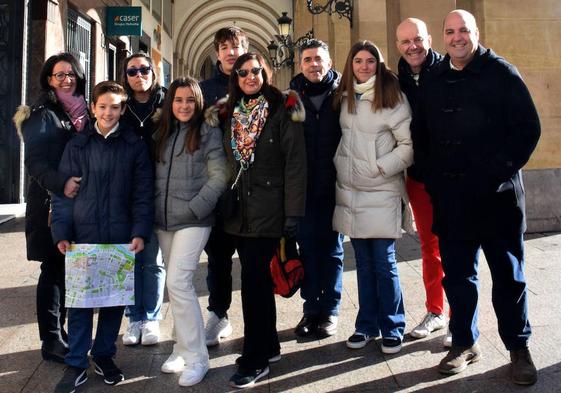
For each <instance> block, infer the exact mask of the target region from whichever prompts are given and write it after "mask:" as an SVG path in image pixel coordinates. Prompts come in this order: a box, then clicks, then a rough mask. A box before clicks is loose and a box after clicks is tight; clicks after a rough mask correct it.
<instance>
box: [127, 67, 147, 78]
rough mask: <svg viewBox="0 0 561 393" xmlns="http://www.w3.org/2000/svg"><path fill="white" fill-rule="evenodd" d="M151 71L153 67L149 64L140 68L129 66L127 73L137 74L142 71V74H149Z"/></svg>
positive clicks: (129, 74)
mask: <svg viewBox="0 0 561 393" xmlns="http://www.w3.org/2000/svg"><path fill="white" fill-rule="evenodd" d="M150 71H152V67H150V66H148V67H145V66H142V67H139V68H135V67H131V68H127V75H128V76H131V77H132V76H137V75H138V73H139V72H140V73H141V74H142V75H148V74H149V73H150Z"/></svg>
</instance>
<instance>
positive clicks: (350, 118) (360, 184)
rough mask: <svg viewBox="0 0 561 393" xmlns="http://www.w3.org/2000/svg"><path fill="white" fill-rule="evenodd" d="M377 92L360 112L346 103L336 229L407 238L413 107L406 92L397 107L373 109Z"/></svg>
mask: <svg viewBox="0 0 561 393" xmlns="http://www.w3.org/2000/svg"><path fill="white" fill-rule="evenodd" d="M372 100H373V95H372V94H368V93H365V94H363V95H362V96H361V97H360V99H358V100H357V101H356V113H354V114H353V113H349V112H348V111H347V110H346V107H347V103H346V98H344V99H343V102H342V105H341V116H340V124H341V130H342V133H343V136H342V138H341V142H340V143H339V147H338V148H337V152H336V153H335V158H334V162H335V168H336V169H337V184H336V190H335V193H336V206H335V212H334V215H333V229H334V230H336V231H338V232H341V233H344V234H345V235H347V236H349V237H351V238H360V239H370V238H386V239H396V238H400V237H401V224H402V199H406V196H405V195H406V194H405V183H404V170H405V169H406V168H407V167H408V166H409V165H411V163H412V162H413V147H412V141H411V132H410V130H409V125H410V122H411V109H410V108H409V104H408V103H407V99H406V98H405V96H403V95H402V100H401V102H400V103H399V104H398V105H396V106H395V107H394V108H391V109H389V108H384V109H381V110H378V111H376V112H373V111H372V109H371V105H372Z"/></svg>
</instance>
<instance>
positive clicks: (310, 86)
mask: <svg viewBox="0 0 561 393" xmlns="http://www.w3.org/2000/svg"><path fill="white" fill-rule="evenodd" d="M302 79H303V83H302V84H303V89H302V90H303V91H304V93H305V94H307V95H308V96H317V95H320V94H323V93H325V92H326V91H328V90H331V88H332V87H333V83H334V82H335V80H336V79H337V74H336V73H335V71H333V70H332V69H330V70H329V71H327V74H326V75H325V76H324V77H323V79H322V80H321V81H320V82H318V83H312V82H310V81H309V80H308V79H306V78H305V77H302Z"/></svg>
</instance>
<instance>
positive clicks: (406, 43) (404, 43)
mask: <svg viewBox="0 0 561 393" xmlns="http://www.w3.org/2000/svg"><path fill="white" fill-rule="evenodd" d="M424 40H425V39H424V38H423V37H415V38H413V40H402V41H399V45H401V46H411V44H415V45H417V46H419V45H421V44H422V43H423V41H424Z"/></svg>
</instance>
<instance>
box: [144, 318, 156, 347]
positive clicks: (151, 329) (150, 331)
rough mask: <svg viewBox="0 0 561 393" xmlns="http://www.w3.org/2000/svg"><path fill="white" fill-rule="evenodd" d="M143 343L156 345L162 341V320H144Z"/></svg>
mask: <svg viewBox="0 0 561 393" xmlns="http://www.w3.org/2000/svg"><path fill="white" fill-rule="evenodd" d="M141 337H142V340H141V344H142V345H154V344H157V343H158V341H160V322H159V321H144V323H143V324H142V331H141Z"/></svg>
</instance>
